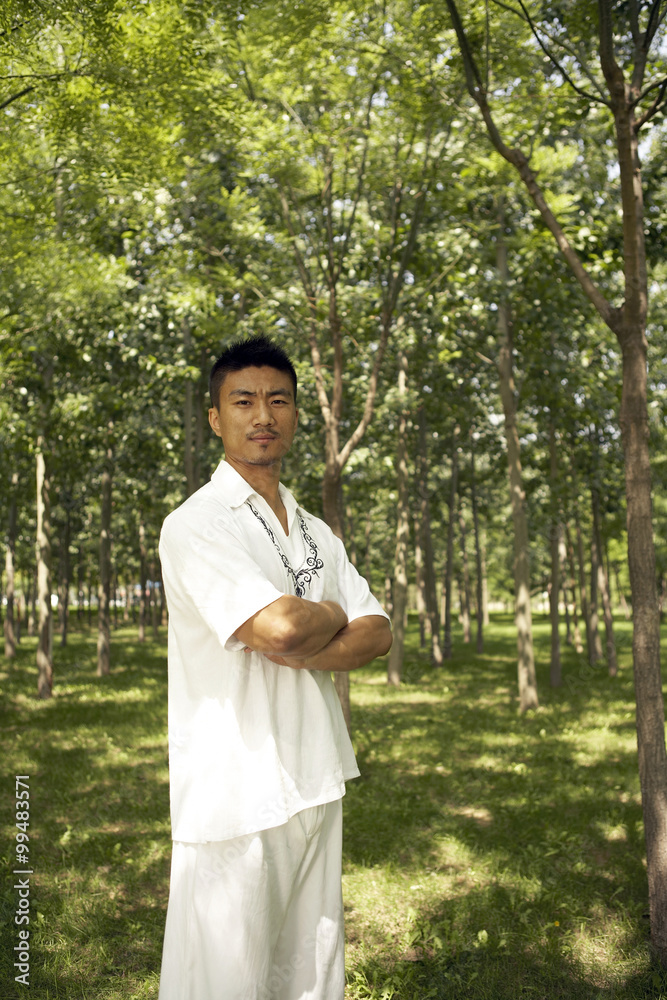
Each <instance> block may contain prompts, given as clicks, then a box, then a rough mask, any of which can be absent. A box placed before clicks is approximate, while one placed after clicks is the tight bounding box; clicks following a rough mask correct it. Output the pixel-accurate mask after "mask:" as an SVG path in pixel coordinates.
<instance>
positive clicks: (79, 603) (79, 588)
mask: <svg viewBox="0 0 667 1000" xmlns="http://www.w3.org/2000/svg"><path fill="white" fill-rule="evenodd" d="M83 581H84V574H83V548H82V547H81V543H80V542H79V547H78V549H77V553H76V620H77V624H78V625H80V624H81V619H82V617H83V604H84V594H83Z"/></svg>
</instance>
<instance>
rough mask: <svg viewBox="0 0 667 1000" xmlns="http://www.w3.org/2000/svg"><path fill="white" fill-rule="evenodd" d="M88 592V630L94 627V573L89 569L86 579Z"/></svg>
mask: <svg viewBox="0 0 667 1000" xmlns="http://www.w3.org/2000/svg"><path fill="white" fill-rule="evenodd" d="M86 584H87V588H86V589H87V591H88V608H87V611H88V616H87V617H88V628H89V629H90V628H92V627H93V571H92V569H91V568H90V566H89V567H88V573H87V578H86Z"/></svg>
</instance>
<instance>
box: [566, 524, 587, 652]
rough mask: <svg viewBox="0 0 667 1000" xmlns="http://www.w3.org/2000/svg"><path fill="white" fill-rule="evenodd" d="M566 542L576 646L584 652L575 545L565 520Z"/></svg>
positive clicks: (579, 650)
mask: <svg viewBox="0 0 667 1000" xmlns="http://www.w3.org/2000/svg"><path fill="white" fill-rule="evenodd" d="M565 542H566V554H567V563H568V567H569V572H570V580H569V584H570V592H571V594H572V625H573V629H574V648H575V651H576V652H577V653H583V651H584V647H583V643H582V641H581V631H580V629H579V615H578V611H577V573H576V569H575V565H574V546H573V544H572V536H571V534H570V526H569V524H568V523H567V522H565ZM582 614H583V615H584V618H585V617H586V616H585V612H584V611H583V609H582Z"/></svg>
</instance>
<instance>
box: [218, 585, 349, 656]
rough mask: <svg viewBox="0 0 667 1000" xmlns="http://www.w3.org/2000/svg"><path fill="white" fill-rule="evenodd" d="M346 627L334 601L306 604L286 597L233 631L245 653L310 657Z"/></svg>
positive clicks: (344, 617)
mask: <svg viewBox="0 0 667 1000" xmlns="http://www.w3.org/2000/svg"><path fill="white" fill-rule="evenodd" d="M346 624H347V615H346V614H345V612H344V611H343V609H342V608H341V606H340V604H336V602H335V601H307V600H305V599H304V598H302V597H295V596H293V595H292V594H286V595H285V596H284V597H281V598H280V599H279V600H277V601H274V602H273V604H269V605H268V606H267V607H266V608H262V610H261V611H258V612H257V614H256V615H253V617H252V618H249V619H248V621H247V622H244V623H243V625H242V626H241V627H240V628H238V629H237V630H236V633H235V634H236V637H237V638H238V639H240V640H241V642H244V643H245V644H246V646H247V647H248V648H249V649H254V650H255V651H256V652H258V653H265V654H267V655H272V656H312V655H313V654H315V653H318V652H319V651H320V650H321V649H323V648H324V647H325V646H326V645H327V643H328V642H330V640H331V639H332V638H333V636H334V635H336V633H337V632H339V631H340V630H341V629H342V628H343V627H344V626H345V625H346Z"/></svg>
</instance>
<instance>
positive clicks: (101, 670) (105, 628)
mask: <svg viewBox="0 0 667 1000" xmlns="http://www.w3.org/2000/svg"><path fill="white" fill-rule="evenodd" d="M112 433H113V424H111V423H110V424H109V427H108V428H107V435H108V440H107V448H106V455H105V461H104V468H103V470H102V479H101V519H100V585H99V590H98V607H97V676H98V677H104V676H106V675H107V674H108V673H109V671H110V670H111V621H110V617H109V612H110V608H111V501H112V487H113V448H112V443H111V435H112Z"/></svg>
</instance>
